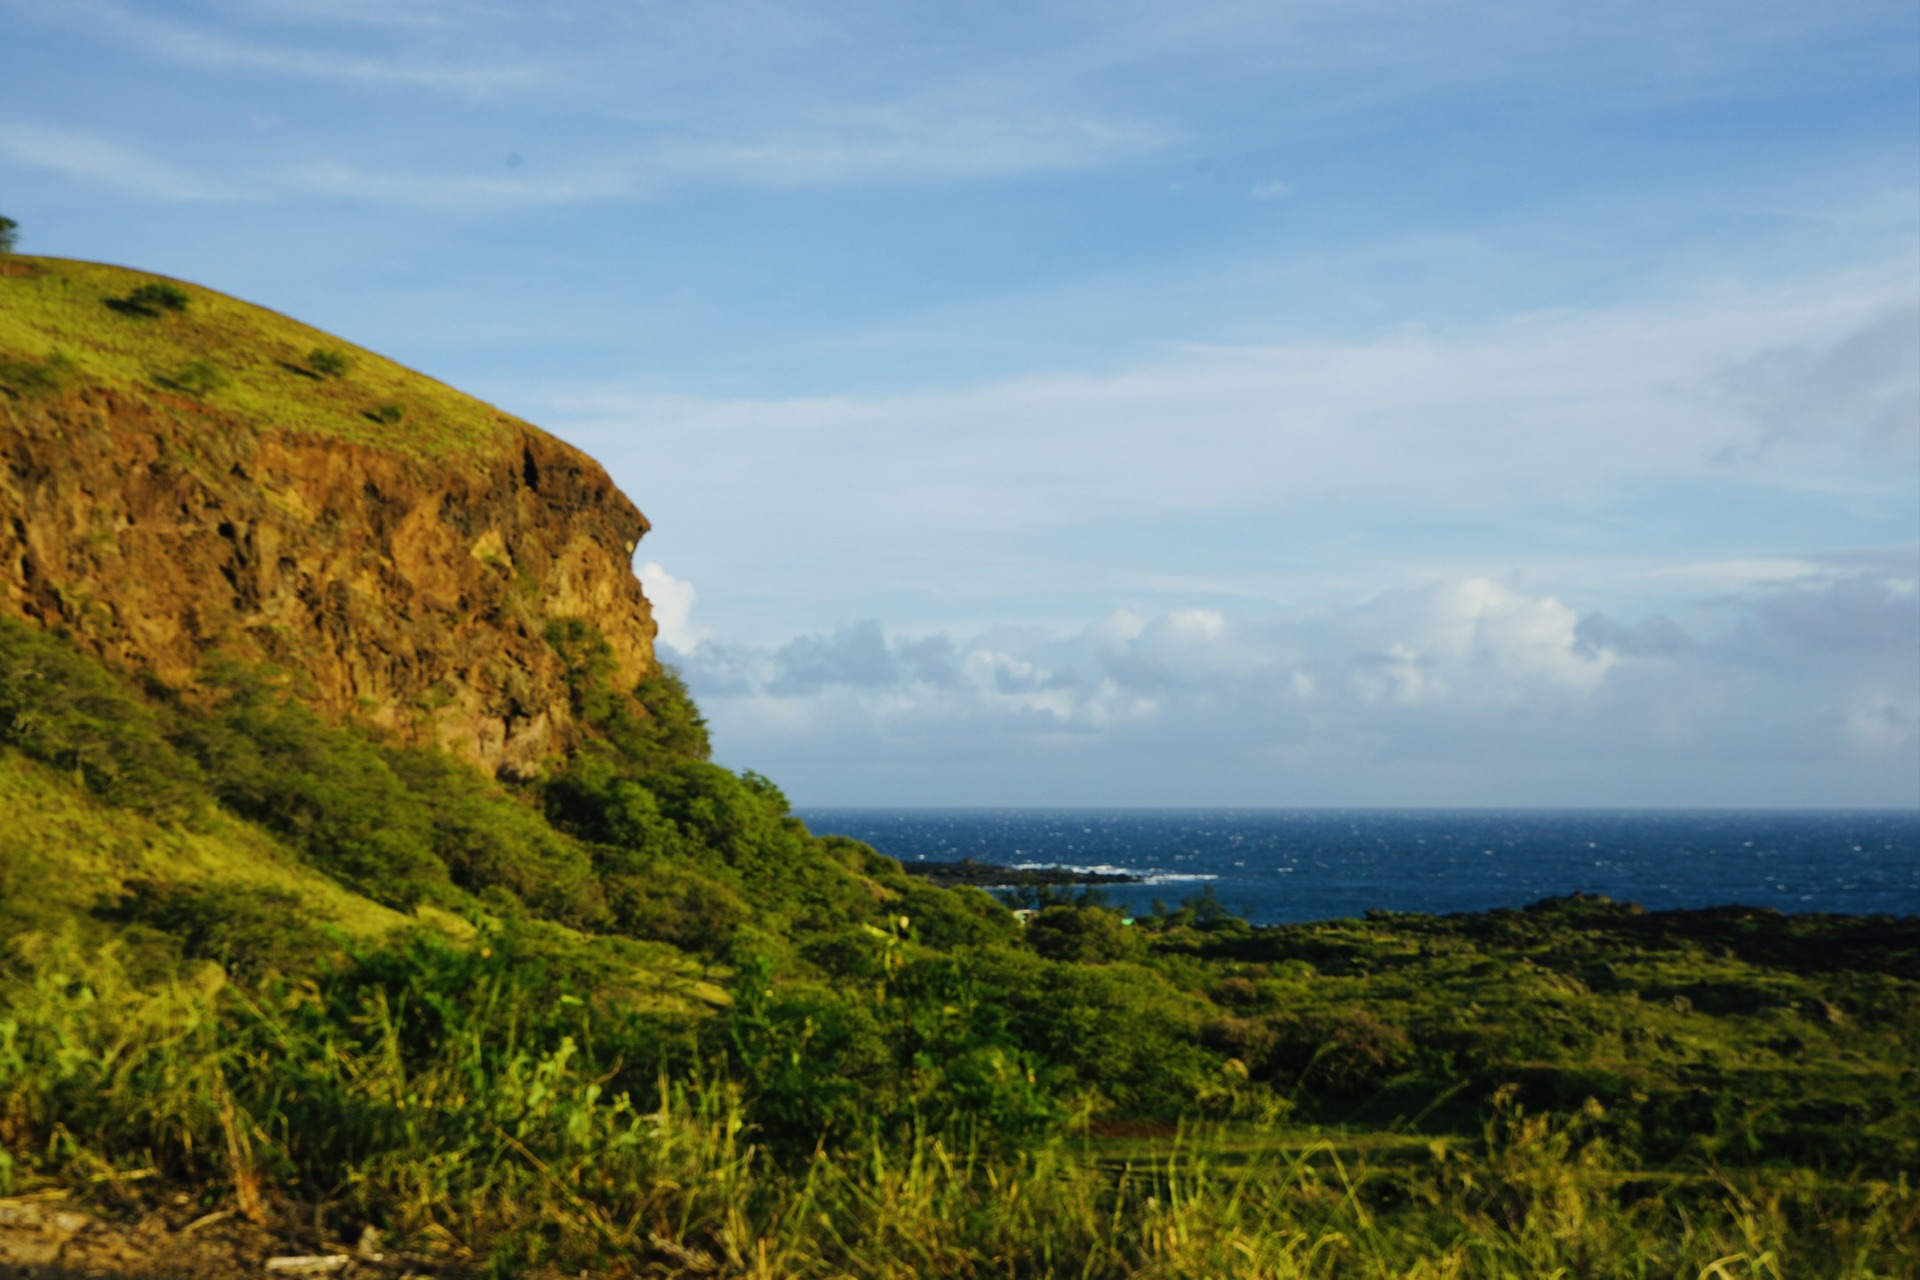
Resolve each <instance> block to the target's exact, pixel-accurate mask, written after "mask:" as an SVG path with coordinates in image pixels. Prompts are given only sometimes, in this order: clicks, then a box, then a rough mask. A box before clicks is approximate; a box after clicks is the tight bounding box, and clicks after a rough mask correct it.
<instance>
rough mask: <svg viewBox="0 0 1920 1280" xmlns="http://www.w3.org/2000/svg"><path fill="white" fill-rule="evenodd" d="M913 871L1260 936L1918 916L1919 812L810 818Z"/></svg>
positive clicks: (852, 812) (817, 813)
mask: <svg viewBox="0 0 1920 1280" xmlns="http://www.w3.org/2000/svg"><path fill="white" fill-rule="evenodd" d="M797 815H798V816H799V817H800V818H801V819H802V820H804V821H805V822H806V824H807V826H808V827H809V828H811V829H812V830H813V831H814V832H816V833H819V834H822V835H825V834H836V835H846V836H852V837H854V838H855V839H857V840H864V841H866V842H867V843H868V844H871V845H872V846H873V847H874V848H876V849H878V850H880V851H881V852H882V853H885V854H888V855H890V856H892V857H895V858H898V859H900V860H901V861H902V862H913V861H917V860H925V861H930V862H931V861H957V860H959V859H961V858H978V859H980V860H981V861H984V862H994V863H999V864H1001V865H1003V866H1014V867H1053V866H1064V867H1080V868H1088V869H1096V870H1109V871H1111V870H1120V871H1129V872H1133V873H1135V874H1138V875H1142V876H1145V877H1147V882H1146V883H1143V884H1135V885H1108V886H1102V888H1103V891H1104V892H1106V893H1107V894H1108V896H1109V898H1110V899H1111V900H1112V901H1113V902H1114V904H1115V905H1117V906H1121V907H1124V908H1127V909H1130V910H1133V911H1146V910H1148V909H1149V908H1150V906H1151V904H1152V902H1153V901H1154V900H1155V899H1160V900H1161V901H1164V902H1166V903H1168V904H1169V905H1175V904H1177V903H1178V902H1179V901H1180V900H1181V899H1182V898H1185V897H1187V896H1189V895H1191V894H1193V893H1195V892H1198V891H1199V890H1201V889H1202V888H1203V887H1205V886H1209V885H1210V886H1212V888H1213V890H1214V892H1215V893H1216V894H1218V895H1219V897H1220V899H1221V901H1222V902H1224V903H1225V904H1226V905H1227V906H1228V907H1230V908H1232V909H1234V910H1235V911H1236V912H1238V913H1240V914H1242V915H1245V916H1246V917H1247V918H1248V919H1250V920H1252V921H1253V922H1254V923H1256V924H1282V923H1287V922H1290V921H1299V920H1323V919H1330V918H1334V917H1338V916H1357V915H1359V914H1361V913H1362V912H1364V911H1366V910H1367V909H1368V908H1370V907H1377V908H1382V909H1385V910H1390V911H1425V912H1435V913H1444V912H1450V911H1485V910H1488V909H1490V908H1494V907H1520V906H1525V905H1526V904H1527V903H1530V902H1536V901H1538V900H1539V899H1541V898H1545V897H1550V896H1555V895H1559V894H1567V893H1576V892H1582V893H1599V894H1604V895H1606V896H1607V897H1609V898H1615V899H1618V900H1621V901H1630V902H1638V903H1640V904H1641V905H1642V906H1645V907H1647V908H1649V909H1652V910H1663V909H1667V908H1673V907H1709V906H1724V905H1728V904H1733V903H1739V904H1742V905H1746V906H1759V907H1772V908H1775V909H1777V910H1780V911H1832V912H1845V913H1850V914H1861V915H1865V914H1874V913H1881V912H1886V913H1892V914H1896V915H1915V914H1920V811H1914V810H1904V811H1892V812H1890V811H1862V812H1774V811H1757V812H1737V811H1702V812H1677V811H1668V810H1573V811H1564V810H1563V811H1550V810H1431V811H1418V810H1399V809H1353V810H1338V809H802V810H798V811H797Z"/></svg>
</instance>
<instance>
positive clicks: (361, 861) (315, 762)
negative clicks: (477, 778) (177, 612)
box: [180, 673, 452, 910]
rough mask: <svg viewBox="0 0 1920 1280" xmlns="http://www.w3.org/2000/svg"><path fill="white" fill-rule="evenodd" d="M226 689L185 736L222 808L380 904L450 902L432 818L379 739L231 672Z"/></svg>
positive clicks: (406, 905)
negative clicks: (333, 723) (337, 725)
mask: <svg viewBox="0 0 1920 1280" xmlns="http://www.w3.org/2000/svg"><path fill="white" fill-rule="evenodd" d="M226 684H227V690H226V696H225V698H224V700H223V701H222V703H221V704H220V706H219V707H218V709H217V710H216V712H215V713H214V714H213V715H211V716H208V717H206V718H204V719H198V720H194V721H192V722H189V723H188V724H186V725H184V726H183V727H182V730H181V733H180V738H181V741H182V744H183V745H184V746H185V747H186V748H187V749H188V750H189V751H191V752H192V753H193V755H194V756H195V758H196V759H197V760H198V761H199V763H200V766H201V767H202V768H203V769H204V770H205V771H206V773H207V775H208V777H209V778H210V779H211V780H212V782H213V787H214V791H215V793H216V794H217V795H218V796H219V798H220V802H221V803H222V804H223V805H225V806H226V807H227V808H229V809H231V810H232V811H234V812H235V813H238V814H240V815H241V816H242V817H245V818H248V819H250V820H252V821H254V822H258V823H261V824H262V825H264V826H266V827H267V828H268V829H270V830H272V831H274V832H275V833H277V834H279V835H280V836H282V837H284V838H285V839H286V840H288V842H289V843H291V844H293V845H294V846H295V847H296V848H298V849H299V850H301V852H302V853H304V854H305V855H306V856H307V858H308V859H309V860H310V861H312V862H313V863H314V865H316V866H318V867H320V868H321V869H322V870H324V871H326V872H328V873H329V874H331V875H333V876H334V877H336V878H337V879H339V880H341V881H342V882H344V883H347V884H350V885H352V886H353V887H355V888H356V889H358V890H359V891H360V892H362V893H365V894H366V895H367V896H368V897H370V898H372V899H373V900H374V901H376V902H380V903H384V904H386V905H388V906H391V907H396V908H398V909H401V910H409V909H411V908H412V907H414V906H415V905H417V904H419V903H421V902H423V901H440V900H444V899H445V898H446V896H447V891H448V890H450V889H451V887H452V885H451V880H450V877H449V875H448V872H447V868H446V865H445V864H444V863H443V862H441V861H440V859H439V858H437V857H436V856H435V854H434V848H433V846H434V830H433V822H432V811H431V809H430V808H429V806H428V805H427V803H426V802H425V800H424V799H423V798H422V797H420V796H418V795H416V794H415V793H414V792H413V791H411V790H409V789H408V787H407V786H406V784H405V782H404V781H402V779H401V778H400V777H399V776H398V775H397V774H396V773H395V772H394V771H393V769H392V768H391V767H390V766H389V765H388V764H387V762H386V760H385V759H384V758H383V757H382V755H381V753H380V751H379V749H378V748H377V747H376V746H375V745H374V744H373V743H372V742H371V741H369V740H368V739H366V738H364V737H362V736H361V735H359V734H357V733H354V732H352V731H343V730H337V729H333V728H331V727H330V726H328V725H326V724H325V723H324V722H323V721H321V720H320V718H319V717H318V716H316V715H314V714H313V712H311V711H309V710H307V709H306V708H305V707H303V706H301V705H300V704H298V703H296V702H294V701H293V700H292V699H291V698H289V697H287V696H285V695H283V694H281V693H279V692H278V691H276V690H274V689H272V688H271V687H269V686H268V685H266V684H265V683H264V682H262V681H260V680H259V679H258V678H255V677H252V676H248V675H246V674H244V673H229V674H228V676H227V677H226Z"/></svg>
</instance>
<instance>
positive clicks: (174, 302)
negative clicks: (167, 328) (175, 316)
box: [119, 280, 193, 316]
mask: <svg viewBox="0 0 1920 1280" xmlns="http://www.w3.org/2000/svg"><path fill="white" fill-rule="evenodd" d="M192 300H193V299H192V298H191V297H190V296H189V295H188V293H187V291H186V290H185V289H182V288H181V287H180V286H179V285H177V284H169V283H167V282H166V281H165V280H153V281H150V282H148V283H146V284H143V285H141V286H140V287H139V288H137V289H135V290H133V292H131V293H129V294H128V295H127V296H126V297H125V298H124V299H122V300H121V304H120V307H119V310H121V311H124V312H131V313H132V314H134V315H141V316H157V315H159V314H160V313H161V312H163V311H185V310H186V309H187V304H188V303H190V302H191V301H192Z"/></svg>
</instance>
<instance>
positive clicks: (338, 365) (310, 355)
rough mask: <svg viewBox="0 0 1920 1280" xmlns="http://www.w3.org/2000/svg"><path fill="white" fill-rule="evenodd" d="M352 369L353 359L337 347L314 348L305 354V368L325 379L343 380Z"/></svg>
mask: <svg viewBox="0 0 1920 1280" xmlns="http://www.w3.org/2000/svg"><path fill="white" fill-rule="evenodd" d="M352 367H353V357H352V356H350V355H348V354H347V353H346V352H344V351H342V350H341V349H340V348H338V347H315V348H314V349H313V350H311V351H309V352H307V368H309V369H311V370H313V371H314V372H315V373H317V374H320V375H321V376H322V377H327V378H344V377H346V376H347V370H349V369H351V368H352Z"/></svg>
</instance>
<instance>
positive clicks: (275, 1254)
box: [0, 1192, 472, 1280]
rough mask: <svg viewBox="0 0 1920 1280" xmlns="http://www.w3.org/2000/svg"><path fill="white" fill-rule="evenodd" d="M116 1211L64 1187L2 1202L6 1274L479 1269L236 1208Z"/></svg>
mask: <svg viewBox="0 0 1920 1280" xmlns="http://www.w3.org/2000/svg"><path fill="white" fill-rule="evenodd" d="M152 1199H153V1202H152V1203H150V1204H143V1205H135V1206H131V1207H130V1209H129V1211H128V1212H126V1213H125V1214H122V1215H114V1216H108V1215H105V1214H103V1213H100V1212H97V1211H94V1210H91V1209H89V1208H87V1207H86V1206H84V1205H82V1204H79V1203H77V1202H75V1201H73V1200H72V1199H70V1198H69V1197H67V1196H66V1195H64V1194H62V1193H58V1192H49V1193H42V1194H40V1195H33V1196H20V1197H15V1198H13V1199H6V1200H0V1280H235V1278H236V1277H240V1276H246V1277H249V1280H259V1277H262V1276H287V1277H301V1276H329V1277H336V1278H338V1280H374V1278H375V1277H378V1280H407V1278H408V1277H417V1278H419V1280H427V1278H428V1277H440V1276H445V1277H449V1278H452V1277H459V1276H465V1275H470V1274H472V1271H471V1268H469V1267H468V1266H467V1265H465V1264H464V1263H463V1261H462V1260H461V1259H460V1258H458V1257H457V1256H448V1257H444V1258H431V1257H426V1256H415V1255H408V1254H399V1253H393V1252H388V1251H385V1250H383V1249H382V1248H381V1247H380V1241H379V1240H378V1238H377V1237H375V1236H372V1235H367V1236H365V1237H364V1238H362V1239H359V1240H357V1241H354V1242H348V1241H343V1240H340V1239H337V1238H334V1236H333V1235H332V1234H331V1233H329V1232H327V1231H324V1230H302V1229H300V1228H298V1227H297V1226H293V1225H291V1224H282V1225H280V1226H279V1227H278V1228H277V1229H276V1228H272V1227H264V1226H257V1225H255V1224H253V1223H250V1222H247V1221H245V1220H244V1219H242V1218H240V1217H239V1216H238V1215H236V1214H234V1213H232V1212H231V1211H216V1212H213V1213H199V1212H198V1208H197V1206H194V1205H193V1204H192V1203H191V1202H189V1201H187V1200H186V1198H185V1197H184V1196H181V1197H175V1198H174V1199H173V1200H171V1201H169V1200H168V1199H167V1198H165V1197H159V1196H156V1197H153V1198H152Z"/></svg>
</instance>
